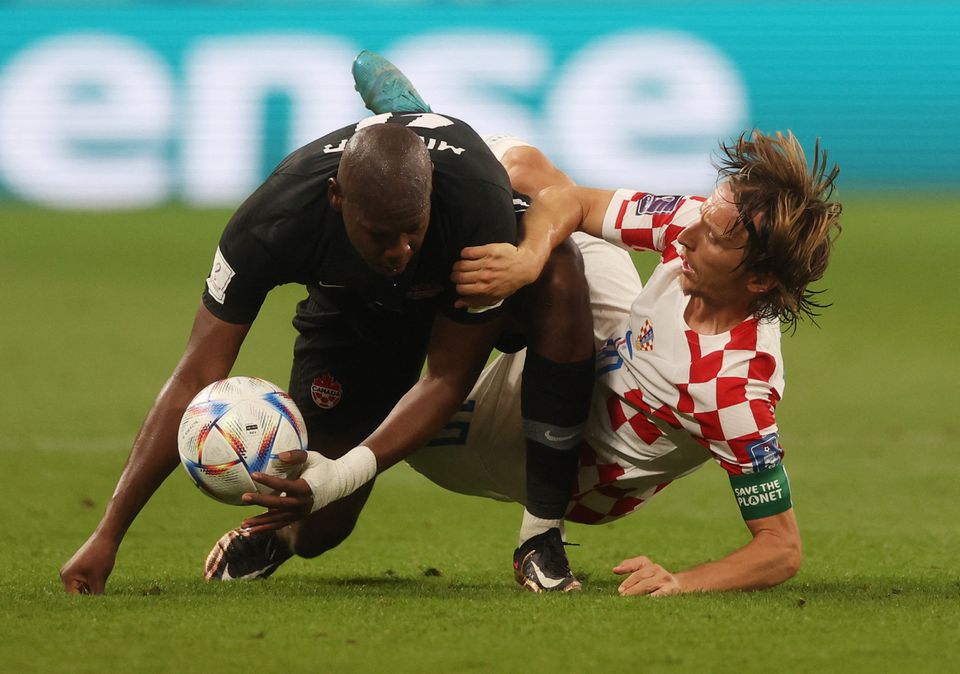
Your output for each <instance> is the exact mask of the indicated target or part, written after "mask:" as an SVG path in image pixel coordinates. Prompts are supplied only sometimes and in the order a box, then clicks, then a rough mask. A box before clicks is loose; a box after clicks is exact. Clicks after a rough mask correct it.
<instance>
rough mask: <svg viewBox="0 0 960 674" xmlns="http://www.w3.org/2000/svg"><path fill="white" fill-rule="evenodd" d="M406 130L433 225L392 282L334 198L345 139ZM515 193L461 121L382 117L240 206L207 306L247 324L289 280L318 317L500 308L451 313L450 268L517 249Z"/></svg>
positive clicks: (326, 142)
mask: <svg viewBox="0 0 960 674" xmlns="http://www.w3.org/2000/svg"><path fill="white" fill-rule="evenodd" d="M377 123H387V124H404V125H406V126H407V127H410V128H411V129H412V130H413V131H415V132H416V133H417V134H418V135H419V136H420V137H421V138H422V139H423V141H424V142H425V143H426V145H427V148H428V149H429V151H430V158H431V159H432V160H433V165H434V170H433V193H432V196H431V210H430V224H429V226H428V229H427V233H426V236H425V238H424V241H423V245H422V246H421V247H420V250H418V251H417V252H416V255H415V257H414V259H413V260H411V262H410V263H409V265H408V266H407V268H406V269H405V270H404V272H403V274H401V275H400V276H398V277H394V278H387V277H385V276H381V275H379V274H377V273H375V272H374V271H372V270H371V269H369V268H368V267H367V266H366V264H365V263H364V262H363V260H362V259H361V258H360V256H359V255H358V254H357V253H356V251H354V249H353V247H352V246H351V245H350V242H349V240H348V239H347V235H346V231H345V229H344V223H343V218H342V217H341V215H340V213H339V212H337V211H336V210H334V209H333V208H332V207H331V206H330V204H329V201H328V199H327V180H328V179H329V178H331V177H335V176H336V173H337V168H338V166H339V164H340V157H341V155H342V153H343V149H344V147H345V146H346V144H347V141H348V140H349V139H350V137H351V136H353V134H354V133H355V132H356V131H357V130H358V129H360V128H363V127H365V126H368V125H370V124H377ZM516 238H517V227H516V219H515V216H514V203H513V192H512V190H511V188H510V181H509V178H508V177H507V174H506V171H504V169H503V167H502V166H501V165H500V163H499V162H498V161H497V160H496V158H495V157H494V156H493V154H492V153H491V152H490V150H489V149H488V148H487V146H486V144H485V143H484V142H483V140H482V139H481V138H480V137H479V136H478V135H477V133H476V132H475V131H474V130H473V129H472V128H470V126H468V125H467V124H465V123H464V122H462V121H459V120H456V119H453V118H451V117H446V116H442V115H437V114H434V113H428V114H399V115H397V114H389V113H388V114H384V115H377V116H375V117H370V118H367V119H365V120H363V121H361V122H359V123H358V124H352V125H350V126H348V127H344V128H343V129H340V130H338V131H334V132H333V133H330V134H328V135H326V136H324V137H323V138H320V139H318V140H315V141H313V142H312V143H309V144H308V145H305V146H304V147H302V148H300V149H299V150H296V151H294V152H293V153H292V154H290V155H289V156H288V157H287V158H286V159H284V160H283V161H282V162H281V163H280V165H279V166H278V167H277V168H276V169H275V170H274V172H273V173H272V174H271V175H270V177H269V178H267V180H266V181H265V182H264V183H263V184H262V185H261V186H260V187H259V188H258V189H257V190H256V191H255V192H254V193H253V194H252V195H250V197H249V198H248V199H247V200H246V201H245V202H244V203H243V204H242V205H241V206H240V208H239V209H238V210H237V212H236V213H235V214H234V216H233V217H232V218H231V220H230V222H229V223H228V224H227V227H226V229H225V230H224V232H223V235H222V237H221V239H220V244H219V247H218V248H217V253H216V257H215V259H214V265H213V270H212V271H211V273H210V276H209V278H207V284H206V289H205V290H204V293H203V303H204V305H205V306H206V307H207V309H209V310H210V312H211V313H213V314H214V315H215V316H217V317H218V318H220V319H222V320H224V321H228V322H231V323H250V322H252V321H253V319H254V318H255V317H256V315H257V312H258V311H259V309H260V306H261V304H262V303H263V300H264V298H265V297H266V295H267V293H268V292H269V291H270V290H271V289H272V288H274V287H276V286H278V285H281V284H284V283H301V284H303V285H305V286H307V288H308V291H309V301H305V302H301V303H300V305H299V306H298V309H297V312H298V318H300V319H303V318H308V316H306V315H304V314H308V313H310V312H311V311H313V312H320V311H338V312H343V313H344V314H351V313H357V312H363V311H375V312H383V311H386V312H390V313H404V312H405V311H406V310H407V309H411V308H413V307H412V306H411V303H415V304H416V305H417V306H416V308H417V309H418V310H422V309H423V303H425V302H429V303H431V304H432V306H433V307H434V308H436V309H437V310H439V311H442V312H443V313H444V314H445V315H447V316H449V317H450V318H452V319H453V320H456V321H459V322H471V321H477V320H484V319H485V318H488V317H490V316H492V315H494V314H496V313H497V312H496V311H495V310H494V311H489V312H483V313H471V312H468V311H467V310H465V309H456V308H454V306H453V305H454V302H455V301H456V298H457V296H456V288H455V286H454V285H453V284H452V283H451V281H450V273H451V271H452V266H453V263H454V262H456V261H457V260H458V259H459V257H460V250H461V249H462V248H464V247H465V246H478V245H483V244H486V243H493V242H508V243H516Z"/></svg>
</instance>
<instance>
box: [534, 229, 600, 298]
mask: <svg viewBox="0 0 960 674" xmlns="http://www.w3.org/2000/svg"><path fill="white" fill-rule="evenodd" d="M537 286H538V291H539V294H540V296H541V299H542V300H543V301H546V302H549V303H551V304H555V305H558V306H567V307H570V306H582V305H584V303H586V305H589V299H590V291H589V288H588V287H587V279H586V276H584V270H583V256H582V255H580V250H579V249H578V248H577V247H576V245H574V244H573V242H572V241H570V240H569V239H568V240H567V241H564V242H563V243H562V244H560V245H559V246H557V247H556V248H555V249H554V250H553V252H552V253H551V254H550V259H549V260H548V261H547V264H546V265H545V266H544V268H543V272H542V273H541V274H540V278H539V279H538V281H537Z"/></svg>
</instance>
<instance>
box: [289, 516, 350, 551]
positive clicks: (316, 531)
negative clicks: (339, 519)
mask: <svg viewBox="0 0 960 674" xmlns="http://www.w3.org/2000/svg"><path fill="white" fill-rule="evenodd" d="M352 531H353V523H352V522H350V523H346V524H341V525H340V526H325V527H322V528H319V527H314V528H311V529H309V530H301V531H300V532H299V535H298V536H297V539H296V540H295V541H294V543H293V552H294V553H295V554H296V555H298V556H299V557H306V558H308V559H310V558H312V557H319V556H320V555H322V554H323V553H325V552H327V551H329V550H333V549H334V548H335V547H337V546H338V545H340V544H341V543H343V542H344V541H345V540H347V538H348V537H349V536H350V533H351V532H352Z"/></svg>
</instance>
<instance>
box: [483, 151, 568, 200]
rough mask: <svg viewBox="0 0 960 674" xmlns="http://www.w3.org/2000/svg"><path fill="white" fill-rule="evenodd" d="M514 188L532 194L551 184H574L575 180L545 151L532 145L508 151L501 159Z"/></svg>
mask: <svg viewBox="0 0 960 674" xmlns="http://www.w3.org/2000/svg"><path fill="white" fill-rule="evenodd" d="M501 163H502V164H503V166H504V168H505V169H507V175H509V176H510V184H511V185H512V186H513V189H515V190H517V191H518V192H523V193H524V194H528V195H530V196H536V195H537V194H538V193H539V192H540V190H542V189H544V188H546V187H549V186H551V185H572V184H573V181H572V180H570V178H569V177H568V176H567V175H566V174H565V173H564V172H563V171H561V170H560V169H558V168H557V167H556V166H554V165H553V163H552V162H551V161H550V160H549V159H548V158H547V156H546V155H545V154H543V152H541V151H540V150H538V149H537V148H535V147H532V146H530V145H519V146H517V147H512V148H510V149H509V150H507V151H506V153H504V155H503V159H502V160H501Z"/></svg>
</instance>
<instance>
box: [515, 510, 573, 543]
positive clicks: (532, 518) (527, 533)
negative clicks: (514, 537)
mask: <svg viewBox="0 0 960 674" xmlns="http://www.w3.org/2000/svg"><path fill="white" fill-rule="evenodd" d="M554 528H556V529H560V537H561V538H564V535H565V532H564V530H563V519H558V520H545V519H543V518H542V517H537V516H536V515H531V514H530V511H529V510H527V509H526V508H524V509H523V521H522V522H521V524H520V542H519V543H518V544H517V547H520V546H521V545H523V544H524V543H526V542H527V541H529V540H530V539H531V538H533V537H534V536H537V535H539V534H542V533H544V532H545V531H549V530H550V529H554Z"/></svg>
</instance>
